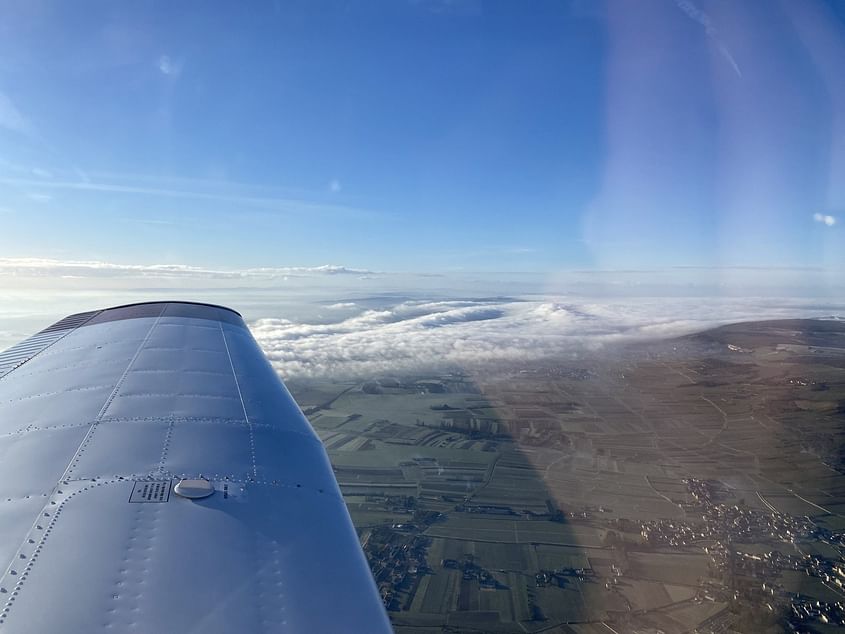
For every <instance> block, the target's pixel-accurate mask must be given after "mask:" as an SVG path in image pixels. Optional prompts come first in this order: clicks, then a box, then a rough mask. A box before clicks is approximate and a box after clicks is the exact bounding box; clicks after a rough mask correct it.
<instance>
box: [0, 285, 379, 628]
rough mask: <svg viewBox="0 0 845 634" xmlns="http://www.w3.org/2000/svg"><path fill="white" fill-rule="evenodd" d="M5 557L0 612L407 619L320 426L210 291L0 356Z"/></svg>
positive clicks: (103, 623)
mask: <svg viewBox="0 0 845 634" xmlns="http://www.w3.org/2000/svg"><path fill="white" fill-rule="evenodd" d="M186 496H195V497H186ZM0 561H2V565H3V573H2V578H0V630H7V631H12V632H67V633H83V632H84V633H86V634H87V633H90V632H102V631H114V632H125V631H135V632H144V633H147V632H356V633H357V632H361V633H369V632H389V631H391V630H390V624H389V622H388V619H387V616H386V613H385V611H384V608H383V606H382V602H381V600H380V598H379V596H378V592H377V590H376V587H375V584H374V582H373V579H372V575H371V573H370V570H369V568H368V566H367V562H366V560H365V558H364V555H363V553H362V551H361V548H360V545H359V543H358V539H357V536H356V534H355V531H354V528H353V526H352V523H351V521H350V519H349V514H348V513H347V511H346V507H345V505H344V503H343V499H342V498H341V495H340V491H339V489H338V486H337V483H336V481H335V479H334V475H333V473H332V469H331V465H330V464H329V461H328V458H327V456H326V453H325V451H324V449H323V447H322V445H321V444H320V441H319V439H318V438H317V437H316V435H315V434H314V432H313V430H312V429H311V426H310V425H309V423H308V421H307V420H306V419H305V417H304V416H303V415H302V413H301V411H300V409H299V407H298V406H297V405H296V403H295V402H294V401H293V399H292V398H291V396H290V394H289V393H288V392H287V390H286V389H285V388H284V386H283V385H282V383H281V382H280V381H279V379H278V378H277V376H276V374H275V372H274V371H273V369H272V368H271V367H270V365H269V363H268V362H267V361H266V359H265V357H264V355H263V353H262V352H261V350H260V348H259V347H258V345H257V344H256V342H255V340H254V339H253V338H252V336H251V335H250V333H249V331H248V330H247V328H246V326H245V324H244V322H243V320H242V319H241V317H240V315H238V314H237V313H235V312H234V311H231V310H229V309H226V308H221V307H216V306H210V305H205V304H190V303H175V302H165V303H148V304H134V305H130V306H123V307H118V308H112V309H107V310H103V311H96V312H92V313H84V314H80V315H73V316H71V317H68V318H66V319H64V320H62V321H60V322H58V323H57V324H55V325H54V326H51V327H50V328H47V329H46V330H44V331H42V332H41V333H39V334H37V335H35V336H33V337H31V338H30V339H28V340H26V341H24V342H23V343H21V344H19V345H17V346H15V347H14V348H11V349H10V350H8V351H6V352H5V353H3V354H2V355H0Z"/></svg>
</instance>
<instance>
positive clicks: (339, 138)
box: [0, 0, 845, 271]
mask: <svg viewBox="0 0 845 634" xmlns="http://www.w3.org/2000/svg"><path fill="white" fill-rule="evenodd" d="M842 6H843V5H842V3H841V2H839V3H837V2H832V3H826V2H822V1H816V0H812V1H807V0H798V1H790V0H785V1H783V2H778V1H775V0H760V1H753V0H749V1H747V2H732V1H722V0H710V1H708V0H695V1H693V0H678V1H674V0H653V1H649V2H637V1H634V0H613V1H609V2H601V1H595V2H593V1H589V0H571V1H566V0H555V1H553V2H544V1H539V0H538V1H537V2H532V3H530V5H525V4H524V3H518V2H507V1H503V2H478V1H466V2H464V1H460V0H455V1H451V2H450V1H445V0H444V1H426V0H418V1H409V2H406V3H402V2H360V3H358V2H352V3H349V2H281V1H280V2H268V3H261V2H255V3H249V4H248V5H247V4H244V3H230V2H180V3H163V2H162V3H156V2H144V3H114V2H93V1H83V2H79V3H66V2H47V1H35V2H31V1H27V2H9V1H3V2H2V3H0V13H2V16H3V19H2V20H0V214H2V216H0V218H2V226H3V231H2V235H0V253H2V255H3V256H6V257H42V258H44V257H46V258H55V259H60V260H101V261H108V262H118V263H122V264H135V263H141V264H158V263H181V264H189V265H196V266H205V267H221V266H225V267H234V268H238V267H241V268H249V267H261V266H277V267H278V266H316V265H322V264H327V263H330V264H337V265H343V266H350V267H361V268H368V269H378V270H390V271H451V270H480V271H555V270H566V269H573V268H579V269H580V268H596V269H607V268H620V267H621V268H647V267H663V266H748V265H753V266H771V265H777V266H796V267H804V266H816V267H819V266H821V267H834V268H835V267H841V266H842V265H843V262H845V259H843V258H845V256H843V253H845V248H843V247H845V241H844V240H843V237H842V236H843V233H842V232H843V227H842V224H843V220H845V217H843V215H845V214H844V213H843V212H845V178H843V177H842V175H843V174H845V127H843V126H845V74H843V73H841V71H840V69H841V68H842V67H845V20H843V16H845V10H844V9H843V8H842ZM819 217H820V218H822V220H816V218H819ZM825 218H830V219H833V224H832V225H829V224H827V223H826V222H825V220H824V219H825ZM837 220H839V223H838V224H837V223H836V221H837Z"/></svg>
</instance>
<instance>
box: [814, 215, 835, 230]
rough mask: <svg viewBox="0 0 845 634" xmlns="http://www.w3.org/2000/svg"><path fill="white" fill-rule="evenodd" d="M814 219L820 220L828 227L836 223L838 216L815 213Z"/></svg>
mask: <svg viewBox="0 0 845 634" xmlns="http://www.w3.org/2000/svg"><path fill="white" fill-rule="evenodd" d="M813 220H815V221H816V222H820V223H821V224H823V225H826V226H828V227H832V226H833V225H835V224H836V216H831V215H830V214H820V213H814V214H813Z"/></svg>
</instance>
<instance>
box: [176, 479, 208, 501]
mask: <svg viewBox="0 0 845 634" xmlns="http://www.w3.org/2000/svg"><path fill="white" fill-rule="evenodd" d="M173 492H174V493H176V495H181V496H182V497H183V498H189V499H191V500H196V499H198V498H207V497H208V496H209V495H211V494H212V493H214V487H213V486H211V482H209V481H208V480H206V479H205V478H198V479H196V480H187V479H185V480H179V484H177V485H176V486H175V487H174V488H173Z"/></svg>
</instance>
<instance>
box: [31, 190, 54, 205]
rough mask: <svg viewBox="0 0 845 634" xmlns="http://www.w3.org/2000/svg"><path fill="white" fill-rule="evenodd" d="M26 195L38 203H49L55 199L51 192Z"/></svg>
mask: <svg viewBox="0 0 845 634" xmlns="http://www.w3.org/2000/svg"><path fill="white" fill-rule="evenodd" d="M26 197H27V198H29V199H30V200H34V201H35V202H37V203H48V202H50V201H51V200H53V197H52V196H51V195H50V194H41V193H37V192H33V193H30V194H27V195H26Z"/></svg>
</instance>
